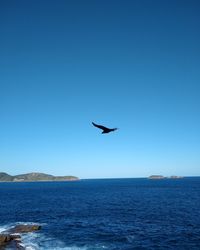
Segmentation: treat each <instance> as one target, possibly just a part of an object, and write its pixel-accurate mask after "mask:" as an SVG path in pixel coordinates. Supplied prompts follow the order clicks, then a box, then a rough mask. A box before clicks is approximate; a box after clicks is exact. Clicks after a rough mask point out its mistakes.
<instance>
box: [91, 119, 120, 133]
mask: <svg viewBox="0 0 200 250" xmlns="http://www.w3.org/2000/svg"><path fill="white" fill-rule="evenodd" d="M92 124H93V125H94V126H95V127H97V128H100V129H102V130H103V131H102V134H108V133H110V132H113V131H115V130H117V128H107V127H104V126H102V125H98V124H96V123H94V122H92Z"/></svg>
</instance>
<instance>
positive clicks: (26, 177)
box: [0, 172, 79, 182]
mask: <svg viewBox="0 0 200 250" xmlns="http://www.w3.org/2000/svg"><path fill="white" fill-rule="evenodd" d="M76 180H79V178H78V177H76V176H53V175H49V174H44V173H28V174H20V175H13V176H12V175H9V174H7V173H4V172H0V182H7V181H11V182H15V181H16V182H18V181H76Z"/></svg>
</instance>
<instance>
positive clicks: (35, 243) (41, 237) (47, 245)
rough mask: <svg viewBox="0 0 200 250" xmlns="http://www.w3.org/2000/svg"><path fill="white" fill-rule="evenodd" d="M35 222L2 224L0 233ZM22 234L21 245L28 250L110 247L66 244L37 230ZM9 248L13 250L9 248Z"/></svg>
mask: <svg viewBox="0 0 200 250" xmlns="http://www.w3.org/2000/svg"><path fill="white" fill-rule="evenodd" d="M34 224H36V223H34V222H16V223H12V224H6V225H0V233H1V232H3V231H6V230H8V229H10V228H11V227H14V226H16V225H34ZM39 225H41V226H42V225H46V224H45V223H42V224H41V223H40V224H39ZM20 235H21V243H20V245H21V246H22V247H23V248H25V249H26V250H102V249H108V247H106V246H104V245H100V244H96V245H86V246H81V247H80V246H76V245H72V246H66V243H64V242H62V241H60V240H58V239H55V238H50V237H47V236H46V235H45V234H43V233H41V232H39V231H37V232H30V233H24V234H20ZM8 250H13V249H11V248H8Z"/></svg>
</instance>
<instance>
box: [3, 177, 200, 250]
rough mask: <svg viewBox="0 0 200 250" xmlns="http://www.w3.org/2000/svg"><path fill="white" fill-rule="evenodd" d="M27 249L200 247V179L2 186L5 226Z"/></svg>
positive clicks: (42, 183) (127, 180)
mask: <svg viewBox="0 0 200 250" xmlns="http://www.w3.org/2000/svg"><path fill="white" fill-rule="evenodd" d="M16 223H39V224H41V225H42V229H41V231H39V232H37V233H30V234H26V235H24V236H23V242H24V244H25V246H26V247H27V249H68V250H71V249H74V250H77V249H81V250H82V249H84V250H88V249H90V250H91V249H109V250H113V249H120V250H131V249H138V250H139V249H181V250H182V249H198V250H199V249H200V178H183V179H177V180H171V179H164V180H148V179H112V180H81V181H77V182H38V183H0V228H1V229H2V230H3V229H4V228H7V227H10V226H12V225H15V224H16Z"/></svg>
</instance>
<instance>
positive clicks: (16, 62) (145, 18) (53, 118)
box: [0, 0, 200, 178]
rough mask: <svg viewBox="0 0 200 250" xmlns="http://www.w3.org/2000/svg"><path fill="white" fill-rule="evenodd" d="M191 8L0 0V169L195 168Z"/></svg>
mask: <svg viewBox="0 0 200 250" xmlns="http://www.w3.org/2000/svg"><path fill="white" fill-rule="evenodd" d="M199 13H200V3H199V1H198V0H197V1H194V0H187V1H185V0H184V1H183V0H181V1H176V0H169V1H160V0H157V1H156V0H152V1H149V0H145V1H144V0H135V1H122V0H121V1H117V0H101V1H100V0H98V1H95V0H91V1H87V0H86V1H82V0H79V1H74V0H73V1H64V0H63V1H62V0H59V1H56V0H54V1H52V0H48V1H47V0H44V1H35V0H34V1H32V0H31V1H26V0H21V1H16V0H15V1H12V0H10V1H6V0H3V1H1V2H0V36H1V38H0V171H4V172H8V173H9V174H20V173H27V172H36V171H37V172H44V173H49V174H55V175H68V174H70V175H76V176H79V177H80V178H103V177H105V178H108V177H140V176H141V177H142V176H148V175H151V174H163V175H184V176H185V175H189V176H192V175H200V32H199V31H200V15H199ZM92 121H94V122H96V123H99V124H104V125H106V126H108V127H119V128H120V129H119V130H118V131H116V132H114V133H110V134H108V135H101V133H100V131H99V130H98V129H96V128H94V127H93V126H92V125H91V122H92Z"/></svg>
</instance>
